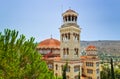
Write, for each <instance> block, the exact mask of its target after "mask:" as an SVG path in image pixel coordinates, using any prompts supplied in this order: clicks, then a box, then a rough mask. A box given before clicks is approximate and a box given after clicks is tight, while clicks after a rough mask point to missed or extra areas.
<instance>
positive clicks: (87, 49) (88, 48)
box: [86, 45, 97, 51]
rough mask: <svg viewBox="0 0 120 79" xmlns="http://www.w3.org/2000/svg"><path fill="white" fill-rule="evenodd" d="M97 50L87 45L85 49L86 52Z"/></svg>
mask: <svg viewBox="0 0 120 79" xmlns="http://www.w3.org/2000/svg"><path fill="white" fill-rule="evenodd" d="M96 50H97V48H96V47H95V46H93V45H89V46H88V47H87V48H86V51H96Z"/></svg>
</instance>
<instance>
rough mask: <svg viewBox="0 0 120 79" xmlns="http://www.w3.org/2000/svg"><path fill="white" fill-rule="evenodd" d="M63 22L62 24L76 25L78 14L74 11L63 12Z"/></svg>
mask: <svg viewBox="0 0 120 79" xmlns="http://www.w3.org/2000/svg"><path fill="white" fill-rule="evenodd" d="M62 16H63V22H64V23H76V22H77V16H78V13H77V12H75V11H74V10H71V9H69V10H67V11H65V12H64V13H63V14H62Z"/></svg>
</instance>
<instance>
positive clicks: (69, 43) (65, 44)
mask: <svg viewBox="0 0 120 79" xmlns="http://www.w3.org/2000/svg"><path fill="white" fill-rule="evenodd" d="M67 33H70V39H66V38H63V37H62V34H67ZM74 33H75V34H78V35H79V37H78V39H79V40H77V38H76V39H75V37H74V36H73V34H74ZM60 34H61V36H60V40H61V45H60V48H61V49H60V54H61V58H62V59H66V60H79V59H80V58H79V57H80V28H78V27H75V26H69V27H64V28H60ZM63 48H69V55H67V56H65V57H64V56H63ZM74 48H78V49H79V50H78V55H75V50H74Z"/></svg>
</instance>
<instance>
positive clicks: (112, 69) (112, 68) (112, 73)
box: [110, 58, 115, 79]
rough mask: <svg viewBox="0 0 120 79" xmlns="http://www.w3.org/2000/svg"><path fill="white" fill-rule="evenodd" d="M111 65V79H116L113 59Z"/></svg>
mask: <svg viewBox="0 0 120 79" xmlns="http://www.w3.org/2000/svg"><path fill="white" fill-rule="evenodd" d="M110 64H111V78H112V79H115V75H114V67H113V60H112V58H111V62H110Z"/></svg>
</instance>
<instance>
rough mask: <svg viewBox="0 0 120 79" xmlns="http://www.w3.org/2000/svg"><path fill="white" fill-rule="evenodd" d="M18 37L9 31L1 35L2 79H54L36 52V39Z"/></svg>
mask: <svg viewBox="0 0 120 79" xmlns="http://www.w3.org/2000/svg"><path fill="white" fill-rule="evenodd" d="M18 35H19V34H18V31H15V30H9V29H5V30H4V33H0V79H54V76H53V72H52V71H49V70H48V68H47V65H46V63H45V62H44V61H43V60H41V55H40V54H39V53H38V52H37V51H36V44H35V43H34V38H33V37H31V38H30V39H29V40H26V38H25V36H24V35H20V37H18Z"/></svg>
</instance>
